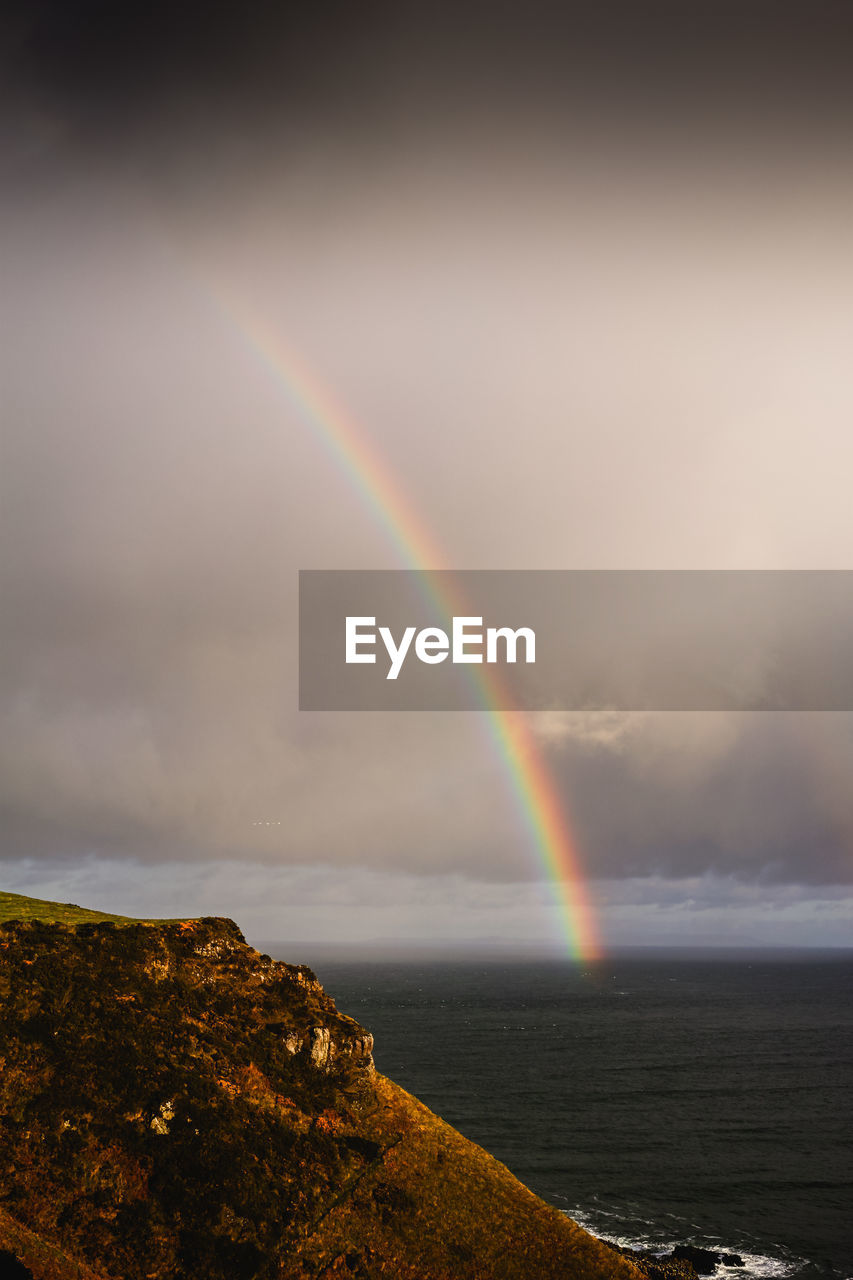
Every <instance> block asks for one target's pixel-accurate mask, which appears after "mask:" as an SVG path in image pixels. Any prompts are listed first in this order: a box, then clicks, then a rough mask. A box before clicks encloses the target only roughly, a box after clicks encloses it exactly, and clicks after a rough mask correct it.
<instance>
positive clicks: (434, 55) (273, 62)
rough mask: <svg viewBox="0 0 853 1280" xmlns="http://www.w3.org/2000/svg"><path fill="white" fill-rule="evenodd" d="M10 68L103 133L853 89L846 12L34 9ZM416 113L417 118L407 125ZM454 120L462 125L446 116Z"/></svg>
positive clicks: (612, 7) (665, 105)
mask: <svg viewBox="0 0 853 1280" xmlns="http://www.w3.org/2000/svg"><path fill="white" fill-rule="evenodd" d="M5 25H6V46H7V53H6V58H5V61H6V66H7V70H8V72H9V75H10V76H11V77H12V78H13V79H14V80H15V81H16V82H17V83H19V84H25V85H29V86H31V87H32V88H33V89H34V90H36V91H39V92H43V93H44V94H45V95H46V96H47V98H48V99H50V100H52V101H53V102H54V103H55V104H56V105H59V106H63V107H67V108H70V109H71V110H73V111H74V112H75V113H76V117H77V121H78V123H80V124H82V125H85V127H86V128H87V129H88V130H91V132H92V133H93V134H97V133H99V132H100V133H106V134H109V132H110V131H111V130H113V129H115V128H117V127H118V128H121V127H122V126H124V125H127V124H133V125H134V126H135V127H137V128H138V127H140V126H144V125H145V124H146V123H147V124H154V123H156V121H157V117H158V114H160V113H165V115H166V116H167V117H168V116H169V115H172V116H174V117H179V116H180V115H182V114H184V113H189V114H190V115H191V114H192V113H193V112H194V111H196V112H202V113H203V112H204V111H208V112H210V111H212V112H213V121H214V122H215V123H219V124H221V121H222V118H223V114H227V113H228V112H230V111H234V110H235V109H240V110H247V111H250V112H251V117H250V118H251V119H252V120H253V122H254V124H255V125H256V126H258V127H261V128H262V127H263V124H264V120H265V119H266V120H267V121H269V117H270V115H271V114H276V113H283V114H285V115H286V114H287V113H291V112H292V113H294V117H295V121H296V123H297V124H299V125H301V126H302V127H304V128H307V129H310V128H312V127H314V126H316V124H317V123H318V120H319V121H321V122H326V123H329V122H334V124H335V125H337V126H338V127H340V126H344V127H345V128H351V127H352V126H353V125H355V126H356V127H357V128H359V127H361V128H363V129H366V130H367V131H373V132H375V133H376V135H377V138H376V140H379V139H380V138H381V135H382V132H383V129H384V130H391V131H392V132H393V131H394V130H396V129H397V128H399V127H400V126H401V125H402V127H403V128H405V127H406V124H407V123H408V124H411V123H412V122H414V121H416V120H417V119H418V118H419V117H420V116H422V115H425V116H433V117H435V118H437V119H442V117H443V116H444V114H445V113H446V112H450V113H451V114H453V115H455V116H457V117H459V116H460V115H461V116H464V115H465V114H467V113H471V112H473V113H476V112H477V111H478V110H480V109H485V110H493V111H494V110H497V111H498V112H499V113H505V112H507V111H509V112H517V111H519V110H524V109H528V110H530V109H532V110H534V111H535V110H536V109H537V108H538V107H542V108H544V109H545V110H546V111H551V112H554V111H557V112H563V111H568V112H569V113H570V114H571V113H573V112H574V111H576V110H577V109H578V108H579V106H581V105H582V104H583V103H584V102H586V103H587V104H588V105H589V104H597V106H598V107H599V108H603V107H606V106H608V104H609V105H610V106H611V107H615V108H616V109H617V110H625V111H626V113H627V115H628V116H629V117H630V114H631V113H632V112H636V110H637V109H638V108H644V109H645V108H648V109H650V110H652V111H654V112H663V113H667V112H669V111H671V110H672V108H673V107H674V106H675V105H676V104H680V105H681V106H682V108H684V107H686V106H688V105H691V106H693V107H696V108H698V109H700V110H708V109H710V110H711V111H712V112H719V113H722V114H723V115H725V113H726V112H727V111H729V110H730V109H731V108H732V107H734V106H736V105H737V104H740V106H741V107H748V108H749V109H750V110H752V111H756V112H758V114H759V115H761V114H762V113H763V114H764V115H765V118H767V117H768V116H769V115H770V114H772V113H773V112H775V113H777V114H778V113H779V112H782V113H784V114H786V115H787V114H790V116H792V117H794V118H795V117H796V116H797V115H798V113H799V112H800V111H801V110H803V109H805V110H806V111H807V112H813V111H818V113H819V114H821V115H824V116H829V117H831V115H832V114H833V112H834V111H835V110H837V109H838V107H839V105H840V103H841V102H842V101H843V100H844V99H846V98H847V96H848V94H849V76H848V75H847V70H848V55H849V51H850V47H851V45H850V38H851V32H853V17H851V15H850V12H849V8H848V7H847V6H844V5H839V4H831V3H827V2H822V3H816V4H812V5H809V6H807V7H805V6H802V5H798V4H794V3H789V4H781V3H745V4H744V3H739V4H719V3H695V4H690V5H684V4H676V3H670V4H661V3H658V4H651V5H649V4H646V5H642V6H638V5H636V4H631V3H628V2H627V0H622V3H619V4H604V5H593V4H587V5H560V4H552V3H541V2H540V3H534V4H527V3H512V4H501V5H496V4H492V3H485V2H484V0H476V2H471V0H469V2H467V3H464V4H450V3H446V2H445V3H435V4H429V5H426V4H414V3H409V4H393V3H388V2H382V3H366V4H359V5H352V4H346V3H341V2H337V3H333V2H331V0H326V3H322V4H317V5H299V6H295V5H289V4H275V3H272V2H271V0H254V3H248V4H240V5H238V4H232V3H221V2H220V3H202V2H201V0H184V3H168V2H167V0H159V2H156V3H150V4H145V5H143V4H139V3H108V2H106V0H76V2H74V3H68V2H66V0H41V2H40V3H36V4H30V3H18V4H16V5H15V4H13V5H12V6H11V7H10V8H9V12H8V15H7V18H6V22H5ZM407 117H408V118H407ZM445 123H447V121H446V120H445Z"/></svg>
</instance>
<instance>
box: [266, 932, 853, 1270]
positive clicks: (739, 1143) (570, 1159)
mask: <svg viewBox="0 0 853 1280" xmlns="http://www.w3.org/2000/svg"><path fill="white" fill-rule="evenodd" d="M276 952H277V954H278V955H280V956H281V957H282V958H291V959H292V958H293V957H288V956H286V955H285V953H284V951H283V950H282V949H281V948H277V949H276ZM274 954H275V953H274ZM313 967H314V968H315V969H316V971H317V974H318V977H319V978H320V980H321V981H322V983H323V985H324V986H325V988H326V990H327V991H328V992H329V993H330V994H331V995H333V996H334V997H335V999H336V1002H337V1005H338V1008H340V1009H341V1010H343V1011H344V1012H346V1013H349V1014H351V1015H352V1016H353V1017H355V1018H356V1019H358V1021H359V1022H361V1023H363V1024H364V1026H366V1027H367V1028H368V1029H369V1030H371V1031H372V1032H373V1034H374V1036H375V1042H376V1045H375V1055H374V1056H375V1061H376V1065H377V1068H378V1069H379V1070H380V1071H381V1072H383V1073H384V1074H385V1075H388V1076H390V1077H391V1078H392V1079H393V1080H395V1081H396V1082H397V1083H398V1084H400V1085H402V1086H403V1087H404V1088H406V1089H408V1090H409V1091H410V1092H411V1093H413V1094H415V1095H416V1096H417V1097H418V1098H420V1099H421V1100H422V1101H423V1102H425V1103H426V1104H427V1105H428V1106H429V1107H430V1108H431V1109H432V1110H433V1111H435V1112H436V1113H437V1114H438V1115H440V1116H442V1117H443V1118H444V1119H445V1120H447V1121H448V1122H449V1123H450V1124H451V1125H453V1126H454V1127H455V1128H457V1129H459V1130H460V1131H461V1132H462V1133H463V1134H465V1135H466V1136H467V1137H468V1138H471V1139H473V1140H474V1141H475V1142H478V1143H480V1144H481V1145H482V1146H483V1147H485V1148H486V1149H487V1150H488V1151H490V1152H491V1153H492V1154H493V1155H495V1156H497V1158H498V1159H499V1160H501V1161H503V1162H504V1163H505V1164H506V1165H507V1166H508V1167H509V1168H510V1169H511V1170H512V1171H513V1173H515V1174H516V1176H517V1177H518V1178H519V1179H520V1180H521V1181H522V1182H523V1183H525V1184H526V1185H527V1186H529V1187H531V1188H532V1189H533V1190H534V1191H536V1192H537V1193H538V1194H539V1195H540V1196H542V1197H543V1198H544V1199H545V1200H547V1201H549V1202H550V1203H551V1204H553V1205H555V1206H556V1207H557V1208H558V1209H560V1210H562V1211H564V1212H565V1213H567V1214H569V1215H570V1216H571V1217H572V1218H574V1219H575V1220H576V1221H577V1222H579V1223H581V1224H582V1225H583V1226H585V1227H586V1228H587V1229H588V1230H590V1231H592V1232H593V1233H594V1234H595V1235H598V1236H603V1237H606V1238H608V1239H611V1240H615V1241H618V1242H620V1243H622V1244H628V1245H632V1246H634V1247H642V1248H651V1249H655V1250H657V1251H659V1252H665V1251H668V1250H669V1249H670V1248H672V1247H673V1246H674V1245H676V1244H693V1245H699V1246H701V1247H704V1248H710V1249H714V1250H718V1251H720V1252H725V1253H737V1254H739V1255H740V1256H741V1258H742V1260H743V1266H742V1267H740V1268H738V1267H722V1266H720V1267H718V1269H717V1275H718V1277H719V1278H720V1280H745V1278H746V1277H749V1276H754V1277H790V1278H791V1280H817V1278H818V1277H824V1278H833V1280H848V1278H849V1277H853V1154H851V1152H853V996H852V995H851V993H853V952H834V953H832V952H827V953H822V952H799V953H793V954H790V953H789V954H773V953H763V952H757V951H753V952H740V953H734V952H733V953H729V952H718V953H714V954H701V953H675V952H648V953H647V952H636V953H625V954H617V955H615V956H612V957H611V958H610V959H608V960H606V961H604V962H602V963H599V964H597V965H594V966H582V965H578V964H576V963H573V962H570V961H568V960H567V961H562V960H511V961H510V960H506V959H499V958H495V959H491V960H488V959H473V960H472V959H468V960H451V959H439V958H430V959H418V960H405V961H403V960H399V959H387V960H373V961H368V960H366V959H363V958H360V959H356V960H353V959H341V958H337V959H336V958H334V957H332V958H327V959H325V960H324V959H319V960H317V961H315V962H314V964H313Z"/></svg>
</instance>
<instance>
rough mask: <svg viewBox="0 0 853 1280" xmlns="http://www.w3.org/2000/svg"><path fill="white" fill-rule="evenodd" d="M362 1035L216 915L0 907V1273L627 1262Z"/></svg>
mask: <svg viewBox="0 0 853 1280" xmlns="http://www.w3.org/2000/svg"><path fill="white" fill-rule="evenodd" d="M372 1048H373V1041H372V1037H371V1036H370V1034H369V1033H368V1032H367V1031H365V1030H364V1028H362V1027H361V1026H359V1024H358V1023H356V1022H355V1021H354V1020H353V1019H352V1018H348V1017H347V1016H346V1015H344V1014H341V1013H339V1012H338V1011H337V1009H336V1008H335V1004H334V1001H333V1000H332V999H331V998H330V997H329V996H328V995H326V993H325V992H324V991H323V989H322V987H321V986H320V984H319V983H318V982H317V980H316V978H315V977H314V975H313V974H312V973H311V971H310V970H309V969H306V968H304V967H301V966H292V965H287V964H281V963H279V962H276V961H273V960H271V959H270V958H269V957H268V956H262V955H259V954H258V953H257V952H256V951H253V950H252V949H251V948H250V947H248V946H247V945H246V943H245V942H244V940H243V938H242V935H241V934H240V931H239V930H238V928H237V926H236V925H235V924H233V923H232V922H231V921H229V920H198V921H186V922H183V923H178V924H169V925H145V924H132V925H127V926H122V927H117V926H115V925H112V924H106V923H99V924H86V925H78V926H76V927H69V926H64V925H48V924H38V923H34V922H28V923H22V922H11V923H7V924H5V925H0V1251H2V1250H6V1251H8V1252H7V1255H5V1262H4V1255H3V1254H2V1253H0V1274H5V1273H4V1272H2V1266H3V1265H6V1266H7V1267H10V1268H11V1267H18V1268H19V1270H18V1271H12V1270H10V1271H9V1272H8V1274H10V1275H12V1274H15V1275H18V1276H26V1275H27V1274H28V1273H29V1274H30V1275H31V1276H32V1277H34V1280H72V1278H73V1280H160V1278H162V1280H165V1278H166V1277H169V1278H170V1280H183V1278H185V1277H186V1278H190V1277H191V1278H192V1280H220V1278H221V1280H226V1278H227V1280H239V1278H240V1277H245V1278H246V1280H249V1278H250V1277H251V1278H257V1280H266V1278H268V1277H269V1278H270V1280H271V1278H273V1277H277V1278H278V1280H285V1278H289V1277H294V1280H295V1278H296V1277H300V1278H302V1280H305V1278H306V1277H315V1278H316V1277H321V1276H322V1277H328V1278H331V1277H344V1276H345V1277H352V1276H361V1277H377V1276H389V1277H390V1276H394V1277H399V1278H400V1280H451V1277H452V1278H453V1280H457V1278H458V1280H465V1278H466V1277H470V1278H471V1280H473V1278H474V1277H476V1278H477V1280H487V1278H488V1277H496V1278H497V1277H505V1278H506V1280H512V1278H515V1277H517V1278H518V1280H521V1278H522V1277H524V1280H535V1278H538V1277H551V1278H553V1280H558V1278H559V1277H569V1276H571V1277H577V1278H578V1280H581V1278H583V1277H602V1278H605V1277H614V1280H615V1278H616V1277H622V1278H624V1280H632V1277H636V1275H637V1273H636V1272H635V1270H634V1268H633V1267H632V1265H631V1264H630V1263H629V1262H628V1261H626V1260H624V1259H622V1258H620V1257H619V1256H618V1255H616V1254H614V1253H613V1252H612V1251H609V1250H607V1249H606V1248H605V1247H604V1246H602V1245H600V1244H599V1243H598V1242H597V1241H594V1240H593V1239H592V1238H591V1237H590V1236H588V1235H586V1233H585V1232H583V1231H581V1230H580V1228H578V1227H577V1226H575V1224H573V1223H571V1222H570V1221H569V1220H568V1219H566V1218H565V1217H563V1216H562V1215H560V1214H559V1213H557V1212H556V1211H555V1210H553V1209H551V1208H549V1207H548V1206H547V1205H545V1204H544V1203H543V1202H542V1201H540V1200H538V1199H537V1198H536V1197H535V1196H533V1195H532V1194H531V1193H530V1192H529V1191H527V1190H526V1189H525V1188H524V1187H522V1186H521V1185H520V1184H519V1183H518V1182H517V1181H516V1180H515V1179H514V1178H513V1177H512V1175H511V1174H510V1173H509V1172H508V1171H507V1170H506V1169H505V1168H504V1167H503V1166H502V1165H500V1164H498V1162H497V1161H495V1160H493V1159H492V1158H491V1157H490V1156H488V1155H486V1153H485V1152H483V1151H482V1150H481V1149H480V1148H478V1147H475V1146H474V1145H473V1144H472V1143H469V1142H467V1141H466V1140H465V1139H464V1138H462V1137H461V1135H459V1134H458V1133H456V1132H455V1131H454V1130H453V1129H451V1128H450V1127H449V1126H447V1125H445V1124H443V1122H442V1121H440V1120H439V1119H438V1118H437V1117H436V1116H434V1115H432V1114H431V1113H430V1112H429V1111H427V1109H426V1108H425V1107H422V1106H421V1105H420V1104H419V1103H418V1102H416V1101H415V1100H414V1099H413V1098H411V1097H409V1095H407V1094H405V1093H404V1092H403V1091H402V1090H400V1089H398V1088H396V1086H394V1085H392V1084H391V1083H390V1082H389V1081H387V1080H384V1079H383V1078H382V1077H381V1076H378V1075H377V1073H376V1072H375V1070H374V1066H373V1059H372V1056H371V1053H372ZM12 1259H15V1260H16V1261H14V1262H13V1261H12Z"/></svg>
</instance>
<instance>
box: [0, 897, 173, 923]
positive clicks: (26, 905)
mask: <svg viewBox="0 0 853 1280" xmlns="http://www.w3.org/2000/svg"><path fill="white" fill-rule="evenodd" d="M6 920H39V921H41V923H42V924H97V923H99V922H102V921H112V923H113V924H173V923H174V921H171V920H169V921H167V920H135V919H134V918H133V916H114V915H110V914H109V912H107V911H90V910H89V908H88V907H78V905H77V903H76V902H48V901H46V900H45V899H43V898H27V897H25V896H24V895H23V894H20V893H4V892H3V891H2V890H0V923H2V922H3V921H6Z"/></svg>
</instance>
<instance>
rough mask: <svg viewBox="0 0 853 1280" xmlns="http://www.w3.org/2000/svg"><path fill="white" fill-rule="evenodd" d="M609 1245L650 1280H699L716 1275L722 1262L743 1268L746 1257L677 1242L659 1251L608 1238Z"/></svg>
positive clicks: (606, 1242)
mask: <svg viewBox="0 0 853 1280" xmlns="http://www.w3.org/2000/svg"><path fill="white" fill-rule="evenodd" d="M602 1243H603V1244H606V1245H607V1246H608V1248H610V1249H613V1250H615V1252H616V1253H620V1254H621V1255H622V1257H623V1258H629V1259H630V1260H631V1262H633V1263H634V1265H635V1266H636V1267H638V1268H639V1270H640V1271H642V1272H643V1274H644V1275H646V1276H648V1277H649V1280H696V1278H697V1277H698V1276H700V1275H701V1276H709V1275H713V1274H714V1272H715V1271H716V1269H717V1266H718V1265H723V1266H727V1267H742V1266H743V1265H744V1264H743V1258H741V1257H740V1256H739V1255H738V1254H736V1253H715V1252H714V1250H713V1249H700V1248H697V1246H695V1245H689V1244H680V1245H676V1246H675V1248H674V1249H672V1250H671V1252H670V1253H664V1254H660V1253H655V1252H654V1251H653V1250H651V1249H629V1248H627V1246H625V1245H620V1244H616V1242H615V1241H613V1240H604V1241H602Z"/></svg>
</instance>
